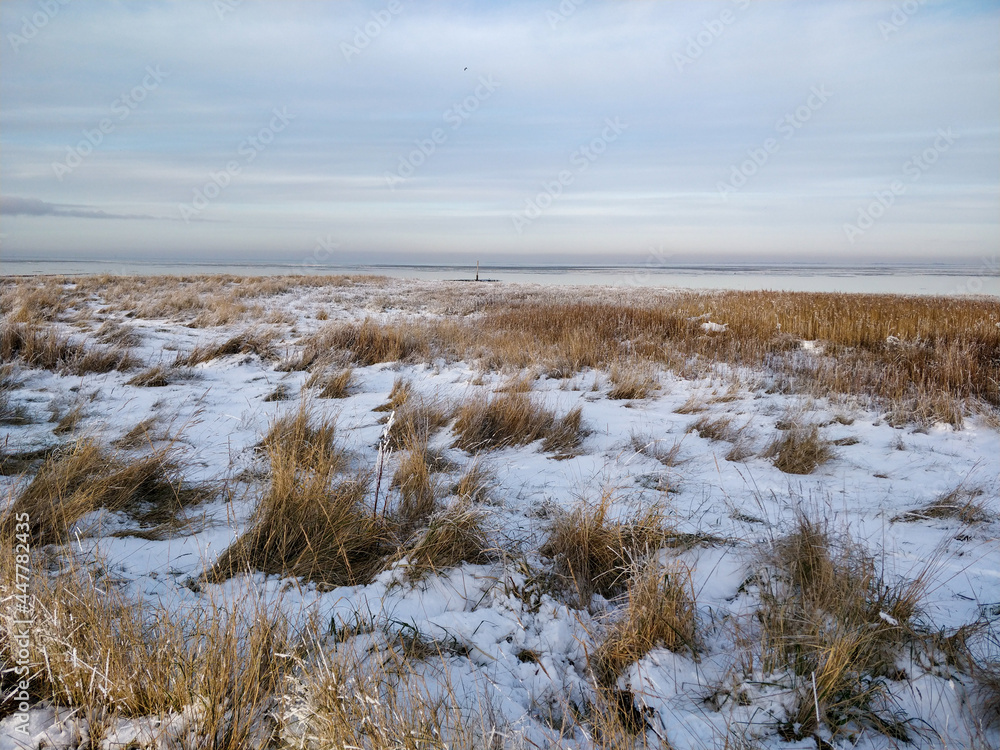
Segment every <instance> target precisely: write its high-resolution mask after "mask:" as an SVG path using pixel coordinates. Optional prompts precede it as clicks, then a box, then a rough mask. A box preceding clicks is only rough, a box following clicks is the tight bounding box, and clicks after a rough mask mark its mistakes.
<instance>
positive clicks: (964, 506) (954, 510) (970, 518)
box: [892, 485, 990, 525]
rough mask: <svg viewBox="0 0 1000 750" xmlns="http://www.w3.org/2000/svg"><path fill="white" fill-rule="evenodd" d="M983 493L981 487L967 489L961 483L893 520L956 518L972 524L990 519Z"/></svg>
mask: <svg viewBox="0 0 1000 750" xmlns="http://www.w3.org/2000/svg"><path fill="white" fill-rule="evenodd" d="M982 495H983V491H982V490H981V489H967V488H965V487H963V486H961V485H959V486H958V487H956V488H955V489H953V490H951V491H950V492H945V493H944V494H943V495H940V496H939V497H937V498H936V499H934V500H933V501H931V502H930V503H928V504H927V505H925V506H924V507H922V508H918V509H917V510H910V511H907V512H906V513H903V514H901V515H898V516H895V517H893V519H892V520H893V521H926V520H928V519H932V518H937V519H947V518H951V519H955V520H957V521H960V522H961V523H964V524H967V525H972V524H974V523H985V522H987V521H989V520H990V514H989V512H988V511H987V510H986V505H985V504H984V503H983V501H982V500H980V499H979V498H980V497H981V496H982Z"/></svg>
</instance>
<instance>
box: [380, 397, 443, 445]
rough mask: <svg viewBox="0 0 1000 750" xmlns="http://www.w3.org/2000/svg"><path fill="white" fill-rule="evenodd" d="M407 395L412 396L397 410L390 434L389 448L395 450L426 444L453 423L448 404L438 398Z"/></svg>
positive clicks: (403, 401) (404, 400)
mask: <svg viewBox="0 0 1000 750" xmlns="http://www.w3.org/2000/svg"><path fill="white" fill-rule="evenodd" d="M407 393H410V394H411V395H408V396H407V397H406V398H405V399H403V400H402V402H401V403H400V405H399V406H398V407H397V408H396V409H395V412H396V418H395V422H394V423H393V427H392V431H391V432H390V434H389V447H390V448H392V449H393V450H397V449H401V448H402V449H405V448H407V447H408V446H410V445H417V444H420V443H424V444H426V443H427V441H428V440H429V439H430V438H431V437H433V435H434V434H435V433H436V432H437V431H438V430H440V429H441V428H442V427H444V426H445V425H446V424H448V422H449V421H451V414H452V409H451V407H449V406H448V405H447V404H446V403H444V402H442V401H440V400H439V399H437V398H430V397H426V396H420V395H416V394H412V392H407ZM392 400H393V399H390V402H392ZM387 418H388V417H387Z"/></svg>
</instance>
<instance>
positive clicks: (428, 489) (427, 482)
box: [391, 441, 438, 528]
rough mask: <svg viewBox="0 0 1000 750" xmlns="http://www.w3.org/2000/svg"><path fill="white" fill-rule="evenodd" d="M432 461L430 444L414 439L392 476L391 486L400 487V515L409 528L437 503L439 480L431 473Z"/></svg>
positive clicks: (419, 521)
mask: <svg viewBox="0 0 1000 750" xmlns="http://www.w3.org/2000/svg"><path fill="white" fill-rule="evenodd" d="M432 465H433V460H432V458H431V456H429V454H428V450H427V443H425V442H419V441H418V442H411V443H410V445H409V449H408V450H407V452H406V455H405V456H404V457H403V458H402V459H401V460H400V462H399V465H398V466H397V467H396V472H395V473H394V474H393V477H392V485H391V486H392V487H396V488H398V489H399V494H400V503H399V507H398V509H397V514H398V516H399V517H400V518H401V519H402V521H403V523H404V525H405V526H406V527H407V528H413V527H414V526H416V525H418V524H420V523H422V522H424V521H425V520H426V519H427V518H428V517H429V516H430V515H431V513H433V512H434V508H435V505H436V503H437V499H436V497H437V490H438V487H437V482H436V481H435V480H434V478H433V477H432V475H431V472H432V470H433V469H432Z"/></svg>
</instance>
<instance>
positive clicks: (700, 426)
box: [685, 417, 746, 443]
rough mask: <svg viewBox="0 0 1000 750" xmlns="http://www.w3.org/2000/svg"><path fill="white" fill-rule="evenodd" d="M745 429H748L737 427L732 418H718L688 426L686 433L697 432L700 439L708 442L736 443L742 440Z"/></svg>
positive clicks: (707, 418)
mask: <svg viewBox="0 0 1000 750" xmlns="http://www.w3.org/2000/svg"><path fill="white" fill-rule="evenodd" d="M744 429H746V427H745V426H744V427H735V426H734V425H733V420H732V417H717V418H715V419H711V418H709V417H702V418H701V419H699V420H697V421H696V422H693V423H691V424H690V425H688V428H687V430H685V432H697V433H698V436H699V437H703V438H705V439H706V440H716V441H725V442H727V443H735V442H736V441H738V440H739V439H740V436H741V435H742V434H743V431H744Z"/></svg>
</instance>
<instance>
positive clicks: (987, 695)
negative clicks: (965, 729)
mask: <svg viewBox="0 0 1000 750" xmlns="http://www.w3.org/2000/svg"><path fill="white" fill-rule="evenodd" d="M993 645H994V647H996V646H998V645H1000V640H998V636H997V635H996V634H994V636H993ZM972 676H973V680H974V687H973V690H972V696H973V699H974V700H975V707H976V710H977V712H978V713H977V715H978V717H980V721H979V723H980V724H981V725H982V726H984V727H994V728H1000V655H998V654H997V653H996V651H994V653H993V654H992V655H991V656H988V657H985V658H981V659H978V660H977V661H976V662H975V665H974V668H973V671H972Z"/></svg>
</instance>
